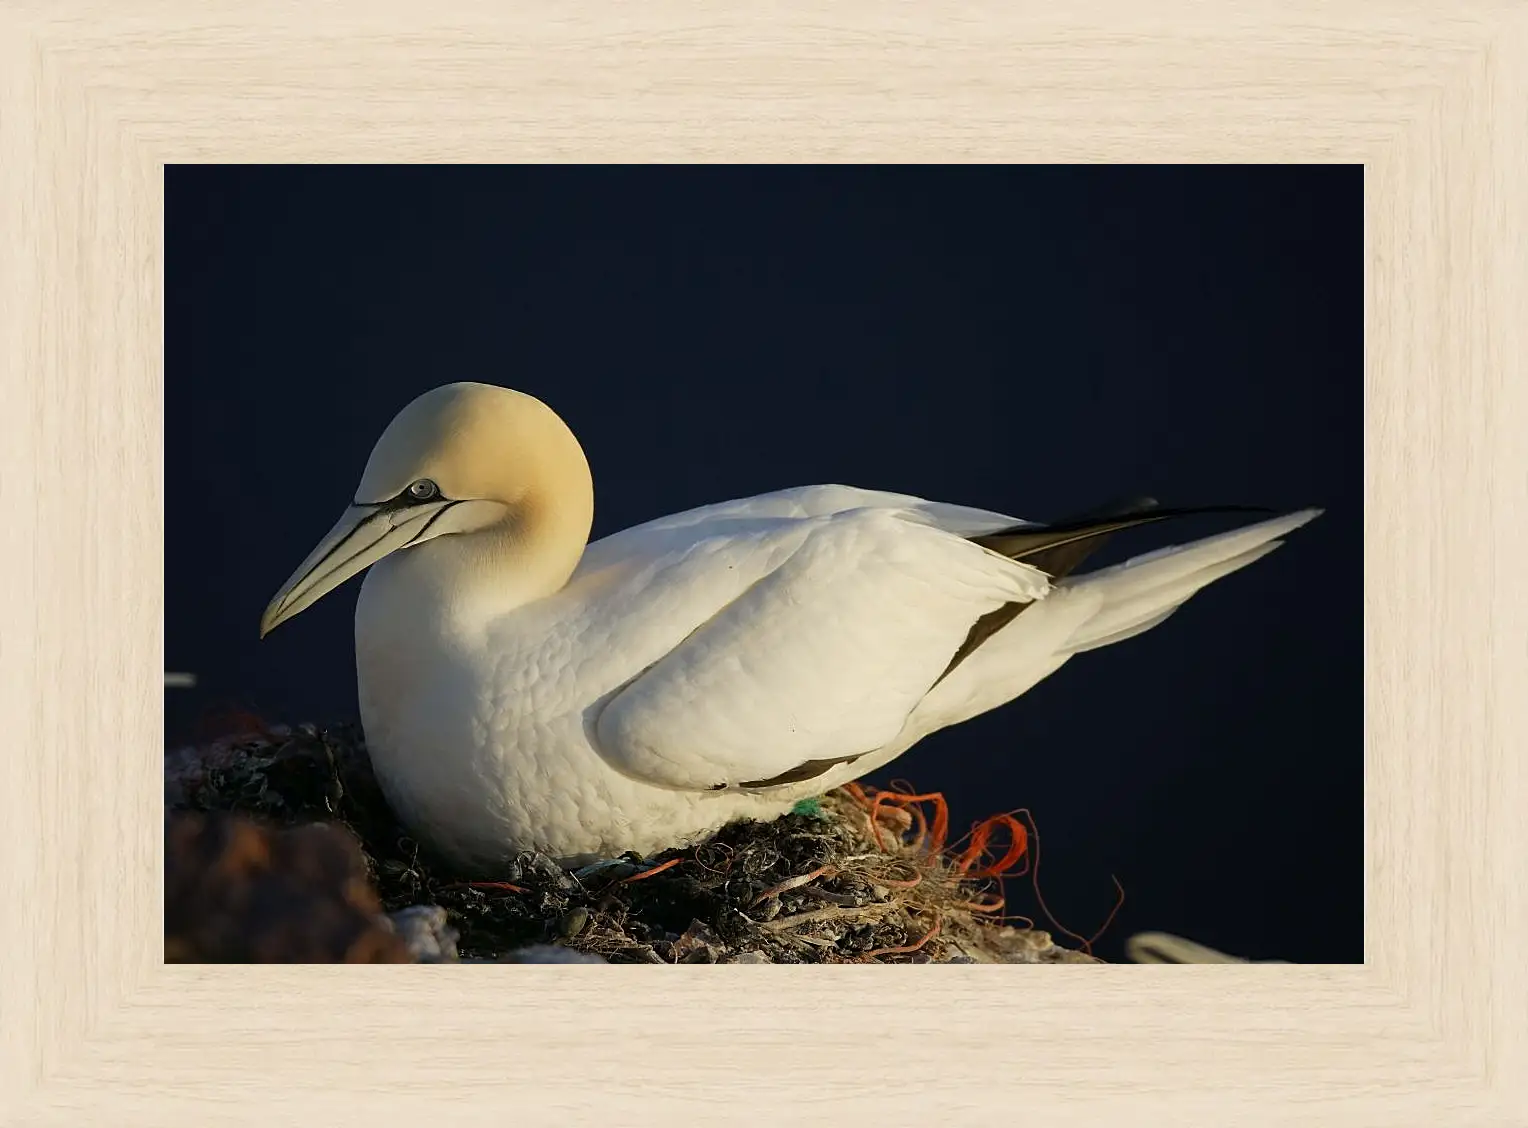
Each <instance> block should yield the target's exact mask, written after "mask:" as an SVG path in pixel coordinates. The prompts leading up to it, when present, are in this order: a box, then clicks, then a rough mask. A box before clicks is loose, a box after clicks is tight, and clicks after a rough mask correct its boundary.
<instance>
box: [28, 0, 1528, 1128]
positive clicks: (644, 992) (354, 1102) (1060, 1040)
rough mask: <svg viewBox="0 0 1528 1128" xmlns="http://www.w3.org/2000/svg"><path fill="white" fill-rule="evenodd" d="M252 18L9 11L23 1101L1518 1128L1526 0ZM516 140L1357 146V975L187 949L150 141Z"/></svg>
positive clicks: (697, 149)
mask: <svg viewBox="0 0 1528 1128" xmlns="http://www.w3.org/2000/svg"><path fill="white" fill-rule="evenodd" d="M249 7H252V6H250V5H244V4H234V3H228V2H221V3H207V2H198V3H193V2H191V0H164V2H160V3H140V2H136V0H133V2H129V0H114V2H111V3H106V2H100V3H93V4H92V3H77V2H73V0H59V2H47V3H43V2H36V3H16V2H12V0H7V2H5V3H4V4H3V5H0V357H3V369H0V372H3V379H4V384H3V389H4V394H5V399H4V404H5V407H6V409H7V410H6V411H5V413H4V416H3V423H0V427H3V435H0V515H3V518H4V523H3V527H4V530H5V534H4V535H5V541H4V545H5V552H4V560H3V564H0V567H3V569H4V571H3V575H4V580H5V597H6V598H5V599H4V600H0V694H3V698H4V715H5V716H6V717H7V718H8V720H9V724H8V732H7V735H8V737H9V740H8V747H7V748H6V750H5V753H4V754H3V755H0V819H3V828H4V836H5V837H4V845H3V848H0V905H3V906H4V912H5V914H6V922H7V926H8V927H7V928H6V930H5V934H4V935H5V947H4V950H3V953H0V1124H5V1125H11V1124H18V1125H19V1124H25V1125H65V1124H71V1125H72V1124H101V1125H106V1124H110V1125H123V1126H128V1125H145V1126H147V1125H153V1126H155V1128H165V1126H169V1128H174V1126H177V1125H182V1124H186V1125H208V1126H211V1125H234V1124H240V1125H242V1124H250V1125H278V1124H303V1125H307V1124H325V1125H329V1124H334V1125H339V1124H349V1123H365V1124H368V1125H383V1124H393V1123H398V1124H403V1123H418V1122H421V1121H429V1120H435V1121H441V1122H449V1123H452V1124H455V1125H478V1124H483V1125H488V1124H493V1125H500V1124H505V1123H523V1124H557V1125H574V1124H584V1123H591V1124H592V1123H601V1124H618V1125H636V1124H663V1125H676V1124H689V1123H696V1124H734V1123H736V1124H742V1123H764V1124H786V1123H790V1124H815V1123H823V1124H836V1125H848V1124H860V1123H882V1124H884V1123H913V1122H919V1123H929V1124H939V1125H946V1124H968V1123H969V1124H975V1123H978V1122H980V1123H991V1122H993V1121H994V1120H1001V1119H1011V1120H1017V1121H1021V1122H1025V1123H1033V1124H1046V1125H1070V1124H1077V1125H1098V1124H1130V1125H1150V1124H1173V1125H1233V1124H1234V1125H1264V1124H1267V1125H1273V1124H1320V1125H1327V1124H1336V1125H1348V1124H1352V1125H1358V1124H1364V1125H1371V1124H1372V1125H1380V1124H1383V1125H1407V1124H1424V1123H1425V1124H1430V1125H1517V1126H1520V1125H1522V1124H1524V1123H1528V1092H1525V1088H1528V1081H1525V1078H1528V977H1525V973H1524V967H1525V960H1524V955H1523V953H1524V950H1525V946H1528V876H1525V871H1524V863H1525V859H1528V831H1525V829H1524V827H1525V824H1528V819H1525V817H1524V809H1525V800H1528V772H1525V769H1524V753H1523V748H1524V743H1525V737H1528V717H1525V712H1528V643H1525V639H1528V615H1525V606H1524V597H1523V594H1522V591H1523V584H1524V581H1523V577H1522V569H1521V566H1520V561H1521V560H1522V558H1523V554H1524V551H1525V548H1528V545H1525V543H1524V542H1525V540H1528V537H1525V534H1524V529H1525V527H1528V504H1525V502H1528V497H1525V494H1528V473H1525V470H1528V457H1525V441H1528V402H1525V401H1528V372H1525V367H1528V364H1525V352H1524V345H1525V340H1524V337H1525V329H1524V326H1525V325H1528V233H1525V228H1528V9H1525V7H1524V6H1523V5H1522V4H1521V3H1496V4H1486V3H1476V2H1474V0H1413V2H1411V3H1400V4H1395V3H1390V4H1369V3H1355V2H1352V0H1344V2H1341V3H1323V4H1310V3H1301V2H1285V3H1278V4H1273V3H1261V4H1252V3H1243V4H1236V5H1209V4H1172V3H1169V4H1162V3H1150V4H1148V3H1142V2H1139V0H1136V2H1124V3H1117V4H1104V3H1073V4H1059V3H1045V4H1023V3H1015V2H1011V0H1010V2H1008V3H998V2H993V3H972V4H964V5H959V6H950V7H949V8H948V10H946V9H945V6H939V9H940V10H938V11H937V14H936V11H935V6H933V5H914V4H906V3H903V4H871V3H866V2H864V0H854V2H852V3H848V2H846V3H838V4H834V5H831V6H829V5H822V6H820V7H816V8H809V7H806V6H802V5H796V4H749V5H737V6H733V5H727V6H718V5H715V4H702V3H698V2H696V3H682V2H675V0H655V2H653V3H649V4H644V5H640V6H638V5H621V6H617V5H615V4H580V3H574V4H557V5H530V4H524V3H510V2H500V3H482V4H470V3H458V2H452V0H437V2H435V3H431V4H427V5H419V4H407V5H404V4H396V3H391V2H376V0H373V2H369V3H368V2H363V0H342V2H337V3H327V4H322V5H318V4H295V3H287V4H282V3H272V4H265V5H261V6H260V7H259V9H258V10H257V11H249V10H246V9H247V8H249ZM1233 9H1234V10H1233ZM509 160H514V161H543V160H574V161H605V160H623V161H624V160H632V161H652V160H664V161H728V162H730V161H781V160H783V161H823V160H829V161H834V160H843V161H904V160H915V161H947V160H962V161H966V160H979V161H1096V162H1111V161H1268V162H1283V161H1338V162H1363V163H1364V164H1365V165H1366V166H1367V172H1366V181H1365V197H1366V220H1365V222H1366V248H1367V253H1368V274H1367V279H1368V281H1367V295H1366V313H1367V318H1368V324H1367V341H1368V349H1367V371H1366V373H1365V381H1366V384H1365V387H1366V402H1367V409H1368V410H1367V418H1366V431H1365V435H1364V441H1365V444H1366V460H1365V467H1366V469H1365V473H1366V483H1365V484H1366V496H1367V510H1366V512H1365V513H1364V514H1363V515H1362V519H1363V521H1364V528H1365V537H1366V557H1365V581H1366V587H1365V590H1366V595H1365V616H1366V681H1367V684H1366V687H1365V692H1366V694H1367V704H1366V716H1367V748H1366V756H1367V805H1366V811H1365V825H1366V832H1367V861H1368V886H1367V905H1366V908H1367V916H1366V920H1367V927H1366V937H1367V939H1366V944H1367V947H1366V951H1367V963H1366V965H1364V966H1362V967H1352V968H1311V967H1277V966H1211V967H1187V968H1178V969H1175V970H1161V969H1154V968H1141V967H1107V968H1089V967H1035V968H1022V969H1020V968H985V967H947V968H915V967H910V968H882V969H876V970H872V969H833V970H828V969H821V968H784V967H779V968H756V967H742V968H736V967H735V968H726V967H716V968H688V969H671V970H670V971H668V972H661V973H660V972H655V971H654V970H653V969H647V970H642V969H631V968H565V967H531V966H518V967H404V968H388V967H346V968H333V967H323V968H295V969H294V968H264V967H235V968H228V969H220V968H200V969H198V968H188V967H166V966H164V965H163V964H162V962H161V959H160V954H161V951H160V939H161V912H162V902H161V885H160V882H161V872H162V870H161V865H162V857H161V854H162V837H161V824H160V797H159V783H158V780H159V771H160V765H159V757H160V754H161V748H162V743H161V742H162V717H161V700H162V699H161V697H160V694H161V693H162V692H163V691H162V688H161V686H160V677H161V674H162V671H163V661H162V612H163V581H162V577H163V543H164V541H163V507H162V497H163V494H162V477H163V462H162V454H161V451H162V443H163V442H164V441H165V440H166V436H165V435H164V431H163V413H162V409H161V404H162V392H163V383H162V381H163V346H162V337H161V328H162V325H161V322H162V289H161V283H160V277H161V271H162V255H161V247H162V233H161V232H162V229H161V223H160V214H161V207H162V202H163V192H162V175H161V170H162V167H163V165H164V164H166V163H175V162H187V161H206V162H230V161H373V162H392V161H509ZM1290 331H1291V332H1298V331H1299V327H1298V326H1291V327H1290ZM207 378H212V379H215V378H216V376H215V374H208V376H207ZM172 438H173V437H172ZM1291 441H1292V442H1297V441H1298V436H1292V437H1291ZM1355 441H1356V436H1355ZM1327 519H1328V520H1358V519H1359V515H1358V514H1335V513H1333V514H1329V516H1328V518H1327ZM1299 818H1300V814H1299V812H1298V811H1291V812H1290V823H1291V826H1290V830H1291V833H1297V832H1298V824H1299ZM1309 924H1310V927H1312V928H1320V927H1322V922H1321V921H1320V920H1312V921H1310V922H1309ZM894 1030H895V1031H899V1032H900V1033H897V1034H893V1033H892V1031H894Z"/></svg>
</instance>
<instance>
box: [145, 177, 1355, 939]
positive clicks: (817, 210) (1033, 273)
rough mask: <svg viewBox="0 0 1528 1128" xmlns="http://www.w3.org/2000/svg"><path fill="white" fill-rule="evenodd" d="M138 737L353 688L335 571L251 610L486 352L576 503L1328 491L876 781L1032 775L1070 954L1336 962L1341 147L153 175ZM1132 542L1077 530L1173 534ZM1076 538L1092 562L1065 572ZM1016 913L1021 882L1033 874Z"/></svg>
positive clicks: (1341, 746)
mask: <svg viewBox="0 0 1528 1128" xmlns="http://www.w3.org/2000/svg"><path fill="white" fill-rule="evenodd" d="M165 176H166V242H167V259H166V271H165V287H166V319H165V337H166V355H167V379H166V393H165V407H166V418H167V432H166V468H167V475H166V498H167V500H166V529H167V532H166V537H167V545H166V578H165V583H166V608H167V612H166V613H167V622H166V656H165V657H166V666H167V668H169V669H185V670H190V671H193V672H195V673H196V674H197V675H198V676H199V678H200V685H199V686H198V688H197V689H195V690H189V691H187V690H177V691H172V692H170V693H168V694H167V698H166V711H167V736H168V739H170V740H171V741H172V742H173V741H182V740H185V739H189V738H190V737H191V736H192V734H193V733H194V732H195V731H196V723H197V719H198V717H201V716H203V715H204V711H205V710H207V709H208V707H209V706H213V705H221V704H230V703H237V704H240V705H243V706H246V707H249V708H252V709H254V710H256V711H258V712H260V713H261V714H263V715H264V716H266V717H267V718H268V719H273V720H288V721H297V720H304V719H312V720H318V721H329V720H341V719H351V718H354V717H355V715H356V703H355V673H354V660H353V648H352V639H351V617H352V614H353V609H354V599H355V590H356V587H357V585H356V584H355V583H351V584H350V585H348V586H347V587H346V588H344V589H343V590H341V591H340V592H337V593H335V594H333V595H331V596H329V597H328V598H326V599H325V600H323V601H321V602H320V603H319V604H318V605H316V606H315V607H313V608H311V609H310V610H308V611H306V612H304V613H303V614H302V615H301V616H300V617H299V618H298V619H296V620H294V621H293V622H292V623H290V624H287V625H285V626H283V627H282V628H281V629H279V630H278V631H276V632H275V633H274V634H273V635H272V636H271V637H270V638H269V639H267V640H265V641H264V642H263V643H262V642H258V641H257V640H256V634H257V623H258V620H259V617H260V612H261V610H262V608H263V607H264V605H265V603H266V601H267V600H268V599H269V598H270V596H271V595H272V594H274V592H275V591H276V589H277V587H278V586H279V585H280V584H281V583H282V582H283V581H284V580H285V579H286V578H287V576H288V575H289V574H290V573H291V571H292V570H293V569H294V568H295V567H296V565H297V564H298V563H299V562H300V561H301V560H302V558H303V557H304V556H305V555H306V554H307V553H308V551H309V550H310V549H311V548H312V546H313V545H314V544H315V543H316V542H317V540H318V538H319V537H320V536H321V535H322V534H323V533H324V532H325V531H327V529H328V528H329V526H330V524H331V523H332V522H333V521H334V519H335V518H336V517H337V516H338V514H339V512H340V510H341V509H342V507H343V506H344V504H345V502H346V500H347V499H348V498H349V497H350V496H351V495H352V493H353V490H354V486H355V484H356V482H357V480H358V479H359V476H360V472H361V468H362V466H363V464H364V462H365V459H366V455H367V453H368V452H369V451H370V448H371V445H372V443H373V442H374V441H375V439H376V437H377V436H378V435H379V434H380V433H381V430H382V428H383V427H384V426H385V424H386V423H387V422H388V420H389V419H391V418H392V416H393V415H394V414H395V413H396V412H397V411H398V409H399V408H401V407H402V406H403V405H404V404H405V403H407V402H408V401H409V400H410V399H411V398H412V397H413V396H415V395H416V394H418V393H419V392H421V391H423V390H425V389H427V388H430V387H433V386H435V385H437V384H441V383H445V382H448V381H451V380H461V379H472V380H482V381H487V382H491V383H501V384H507V385H509V386H512V387H516V388H520V389H522V390H525V391H528V392H531V393H533V394H535V395H537V396H539V397H541V398H542V399H544V400H546V401H547V402H548V403H550V404H551V405H552V406H553V407H554V408H555V409H556V410H557V411H558V412H559V413H560V414H561V415H562V416H563V417H564V418H565V419H566V420H567V421H568V423H569V425H570V426H571V427H572V428H573V430H574V431H575V433H577V434H578V436H579V437H580V439H581V440H582V442H583V444H584V447H585V449H586V451H587V453H588V456H589V461H590V463H591V465H592V467H593V471H594V479H595V491H596V516H595V535H596V536H600V535H603V534H606V533H609V532H613V531H615V530H617V529H620V528H623V527H625V526H627V525H629V524H632V523H635V522H638V521H642V520H645V519H647V518H650V517H655V516H659V515H661V514H665V513H669V512H673V511H675V510H679V509H684V508H687V507H689V506H693V505H697V504H701V503H704V502H708V501H716V500H722V499H726V498H732V497H737V496H742V495H747V494H752V493H757V492H760V491H764V490H770V489H774V488H778V487H781V486H787V485H796V484H802V483H810V482H835V481H836V482H847V483H850V484H854V485H860V486H866V487H873V488H882V489H892V490H900V491H905V492H909V493H915V494H920V495H923V496H926V497H932V498H938V499H942V500H947V501H955V502H962V503H966V504H971V505H979V506H985V507H988V508H992V509H998V510H1002V511H1005V512H1009V513H1014V514H1017V515H1018V516H1021V517H1026V518H1031V519H1040V520H1044V519H1049V518H1055V517H1060V516H1064V515H1066V514H1068V513H1069V512H1072V511H1076V510H1080V509H1084V508H1088V507H1091V506H1093V505H1095V504H1097V503H1099V502H1101V501H1104V500H1107V499H1110V498H1114V497H1118V496H1120V495H1129V494H1151V495H1153V496H1155V497H1158V498H1160V499H1161V500H1162V501H1163V502H1164V503H1166V504H1199V503H1216V502H1232V503H1250V504H1263V505H1270V506H1276V507H1279V508H1281V509H1289V508H1296V507H1301V506H1306V505H1323V506H1326V507H1327V510H1328V512H1327V514H1326V515H1325V516H1324V517H1322V518H1321V519H1320V520H1318V521H1317V522H1316V523H1315V524H1313V525H1311V526H1309V527H1307V528H1305V529H1302V530H1300V531H1298V532H1297V533H1295V534H1294V535H1293V536H1292V538H1291V540H1290V542H1289V544H1288V545H1287V546H1286V547H1285V548H1284V549H1282V550H1281V551H1279V552H1278V553H1276V554H1275V555H1273V556H1271V557H1269V558H1268V559H1267V560H1265V561H1262V562H1260V563H1258V564H1256V565H1254V566H1252V567H1251V568H1249V569H1247V570H1246V571H1243V572H1239V573H1237V574H1236V575H1234V576H1231V577H1229V578H1228V579H1225V580H1223V581H1220V582H1218V583H1217V584H1215V585H1213V586H1212V587H1211V588H1209V589H1207V590H1206V591H1205V592H1203V593H1201V594H1200V595H1198V596H1196V597H1195V598H1194V599H1193V600H1192V601H1190V603H1189V604H1188V605H1187V606H1185V608H1184V609H1183V610H1182V611H1180V612H1179V613H1178V614H1177V615H1176V616H1174V617H1173V618H1172V619H1171V620H1169V621H1168V622H1167V623H1166V624H1164V625H1163V626H1161V627H1159V628H1157V629H1155V630H1153V631H1151V632H1149V633H1148V634H1146V635H1143V636H1141V637H1140V638H1137V639H1133V640H1130V641H1128V642H1125V643H1122V644H1120V645H1119V646H1116V647H1112V648H1109V649H1106V650H1103V651H1098V652H1094V653H1090V654H1085V655H1082V656H1081V657H1080V658H1078V659H1077V660H1075V661H1073V662H1071V663H1069V664H1068V665H1066V666H1065V667H1063V668H1062V670H1061V671H1060V672H1059V673H1057V674H1055V675H1054V676H1052V677H1051V678H1050V679H1048V680H1047V681H1045V682H1042V683H1041V684H1040V685H1039V686H1038V687H1036V688H1035V689H1034V690H1032V691H1031V692H1030V693H1028V694H1027V695H1025V696H1024V697H1022V698H1020V700H1019V701H1018V702H1017V703H1015V704H1013V705H1009V706H1006V707H1004V708H1002V709H999V710H997V711H995V712H993V713H990V714H987V715H986V716H983V717H980V718H978V719H976V720H975V721H972V722H970V723H968V724H966V725H963V726H959V727H957V728H955V729H950V730H946V731H944V732H942V733H939V734H936V735H935V736H934V737H931V738H930V739H928V740H927V741H925V742H924V743H923V744H921V745H919V746H918V747H917V748H915V749H914V750H912V751H911V752H909V753H908V754H907V755H906V756H904V757H903V758H902V759H901V760H899V761H897V762H896V763H895V764H894V765H893V766H892V769H891V770H890V771H888V772H884V773H882V774H881V775H880V776H878V777H873V780H874V781H876V782H881V783H884V782H886V780H887V779H889V778H890V777H893V776H900V777H907V778H909V779H911V780H913V781H914V782H916V783H917V785H918V786H919V787H920V788H924V789H942V790H943V791H944V792H945V793H946V794H947V795H948V796H949V797H950V800H951V803H952V808H953V813H954V825H955V827H956V828H957V830H960V829H964V828H965V827H966V826H968V825H969V824H970V822H971V821H972V820H973V819H974V818H977V817H979V816H981V815H985V814H988V813H991V812H993V811H996V810H1004V809H1009V808H1013V807H1018V806H1027V807H1029V808H1030V809H1031V810H1032V811H1033V812H1034V814H1035V816H1036V818H1037V820H1038V823H1039V827H1040V830H1041V832H1042V842H1043V858H1044V864H1043V868H1042V870H1041V875H1042V879H1043V881H1042V888H1043V890H1044V893H1045V897H1046V900H1047V902H1048V904H1049V905H1050V907H1051V909H1052V910H1053V911H1054V912H1055V913H1056V915H1057V917H1058V918H1059V919H1061V920H1062V921H1063V922H1064V923H1066V924H1067V925H1068V926H1070V927H1071V928H1073V929H1076V930H1077V931H1080V932H1083V933H1085V934H1086V933H1090V932H1092V930H1093V929H1094V927H1096V925H1097V924H1098V923H1099V922H1100V921H1101V920H1102V919H1103V917H1104V916H1105V914H1106V913H1107V912H1108V910H1109V908H1110V906H1111V904H1112V902H1113V899H1114V888H1113V885H1112V884H1111V882H1110V880H1109V878H1110V874H1117V875H1118V876H1119V878H1120V880H1121V881H1122V882H1123V884H1124V886H1125V889H1126V891H1127V901H1126V903H1125V906H1124V908H1123V909H1122V911H1121V913H1120V916H1119V918H1118V920H1117V921H1116V923H1115V925H1114V926H1113V928H1112V929H1111V930H1110V932H1109V934H1108V935H1107V936H1106V937H1105V939H1104V940H1103V941H1101V942H1100V946H1099V951H1100V953H1101V954H1103V955H1104V956H1106V957H1114V958H1118V957H1119V955H1120V953H1121V948H1120V943H1121V941H1122V939H1123V938H1124V937H1125V936H1127V935H1129V934H1130V933H1132V932H1135V931H1141V930H1145V929H1158V928H1160V929H1166V930H1169V931H1174V932H1179V933H1182V934H1184V935H1187V936H1189V937H1191V938H1193V939H1196V940H1199V941H1201V942H1204V943H1208V944H1211V945H1213V946H1216V947H1220V948H1223V949H1226V950H1228V951H1231V952H1233V953H1236V954H1239V955H1246V956H1251V957H1255V958H1283V959H1290V960H1300V961H1357V960H1361V959H1362V955H1363V941H1362V897H1363V873H1362V837H1361V835H1362V820H1363V814H1362V803H1363V796H1362V771H1363V728H1362V725H1363V722H1362V699H1363V680H1362V678H1363V675H1362V665H1361V663H1362V649H1361V632H1362V586H1361V585H1362V578H1361V575H1362V574H1361V561H1362V532H1361V528H1362V492H1361V489H1362V487H1361V480H1362V479H1361V458H1362V450H1363V438H1362V363H1363V352H1362V349H1363V345H1362V316H1363V315H1362V300H1363V297H1362V285H1363V282H1362V277H1363V275H1362V270H1363V266H1362V206H1363V204H1362V172H1361V170H1360V169H1359V168H1356V167H1310V168H1298V167H1267V168H1224V167H1222V168H1195V169H1173V168H1163V169H1155V168H1113V169H1110V168H1097V169H1054V168H990V167H989V168H908V169H875V168H778V169H727V168H633V169H600V168H587V169H576V168H445V167H440V168H321V167H318V168H213V167H177V168H170V169H167V170H166V174H165ZM1227 524H1228V522H1227V521H1225V520H1219V521H1217V520H1215V519H1212V518H1195V519H1193V520H1191V521H1185V522H1182V523H1181V524H1178V525H1174V526H1170V527H1157V528H1154V529H1146V530H1140V531H1137V532H1135V533H1131V534H1126V535H1124V536H1122V537H1121V538H1119V539H1118V541H1117V542H1116V543H1115V544H1114V545H1112V546H1111V547H1110V549H1109V550H1108V552H1107V554H1100V556H1099V557H1097V558H1095V559H1096V560H1097V561H1098V562H1099V563H1106V562H1108V561H1109V560H1113V559H1118V558H1120V557H1121V556H1123V555H1130V554H1135V553H1138V552H1142V551H1146V550H1147V549H1150V548H1154V547H1156V546H1157V545H1159V544H1162V543H1166V542H1168V541H1169V540H1172V541H1177V540H1184V539H1189V538H1192V537H1194V536H1200V535H1204V534H1206V533H1209V532H1213V531H1217V530H1218V529H1220V528H1224V527H1226V526H1227ZM1089 566H1092V565H1091V564H1090V565H1089ZM1009 893H1010V898H1011V904H1012V906H1013V907H1015V908H1017V909H1019V910H1021V911H1029V912H1034V900H1033V895H1032V892H1031V891H1030V890H1029V889H1028V888H1027V886H1026V885H1025V883H1023V882H1016V883H1013V884H1011V886H1010V889H1009Z"/></svg>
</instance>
